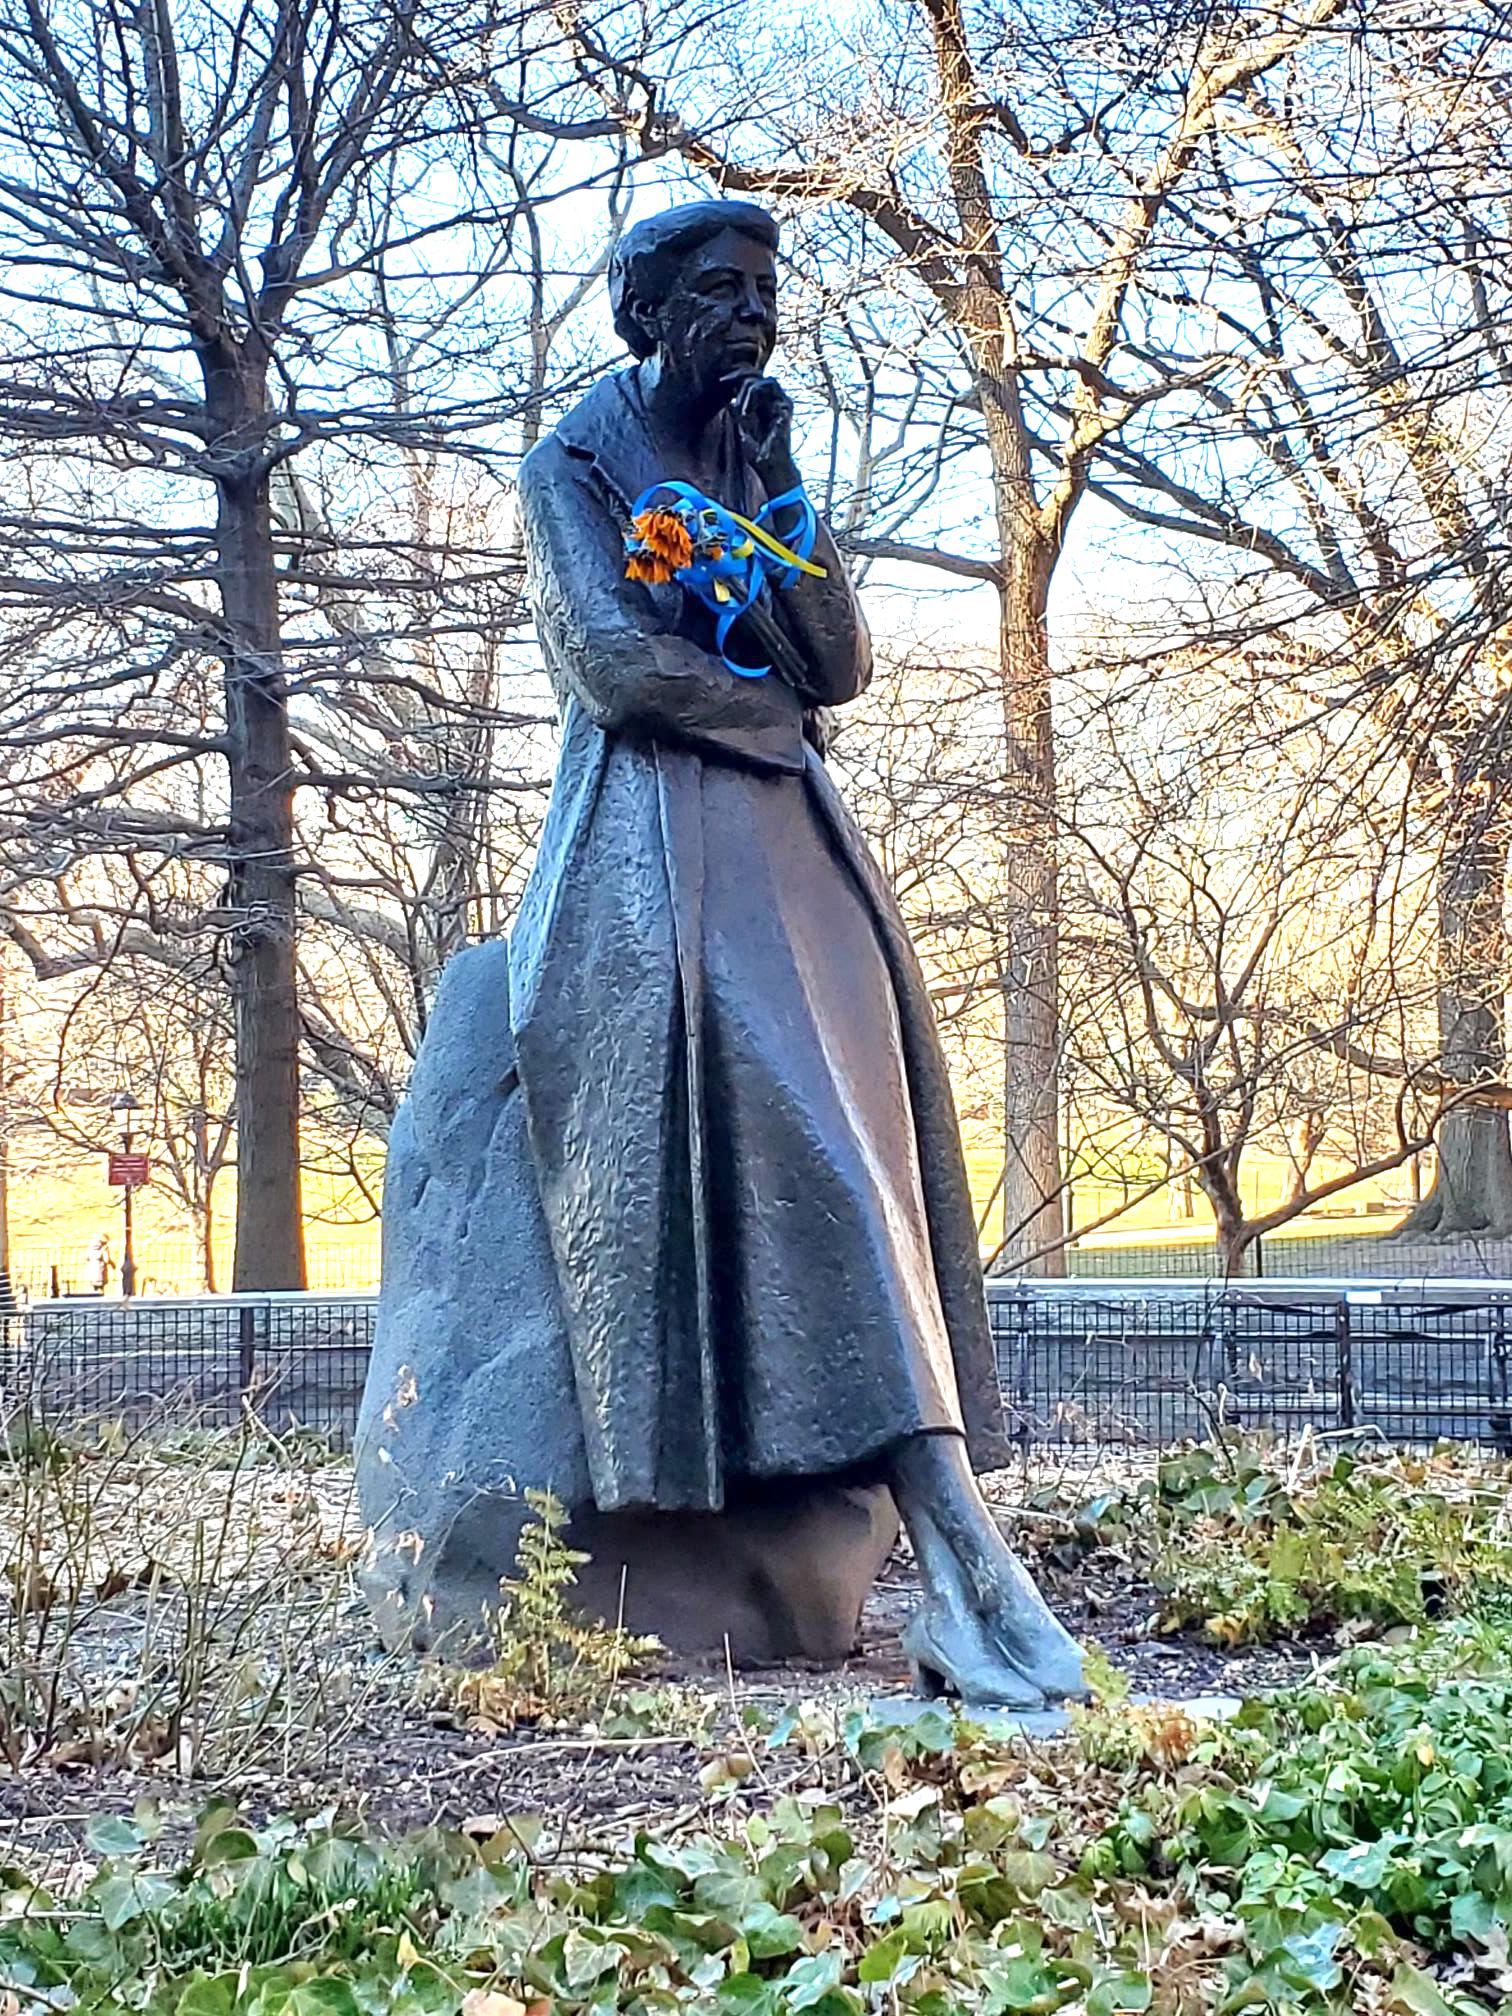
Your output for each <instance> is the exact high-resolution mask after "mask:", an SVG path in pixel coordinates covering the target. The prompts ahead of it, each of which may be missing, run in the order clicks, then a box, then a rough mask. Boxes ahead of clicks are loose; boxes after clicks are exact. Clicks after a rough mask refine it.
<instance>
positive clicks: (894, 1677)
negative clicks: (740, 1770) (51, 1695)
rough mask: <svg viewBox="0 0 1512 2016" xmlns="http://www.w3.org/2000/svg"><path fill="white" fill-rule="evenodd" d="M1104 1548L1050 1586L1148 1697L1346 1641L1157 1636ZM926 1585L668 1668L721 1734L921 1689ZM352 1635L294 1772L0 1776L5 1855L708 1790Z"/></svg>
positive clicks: (630, 1824)
mask: <svg viewBox="0 0 1512 2016" xmlns="http://www.w3.org/2000/svg"><path fill="white" fill-rule="evenodd" d="M1099 1563H1100V1557H1097V1556H1093V1557H1092V1559H1091V1561H1090V1563H1084V1564H1082V1565H1081V1566H1080V1567H1079V1568H1078V1569H1077V1570H1076V1571H1075V1572H1073V1573H1068V1574H1054V1573H1052V1574H1050V1575H1049V1576H1048V1577H1047V1587H1048V1588H1049V1590H1050V1593H1051V1595H1052V1600H1053V1601H1054V1603H1055V1606H1056V1608H1057V1610H1058V1613H1059V1614H1060V1615H1061V1616H1062V1618H1063V1619H1064V1620H1065V1622H1066V1623H1067V1624H1068V1626H1069V1627H1070V1629H1071V1630H1072V1631H1073V1632H1075V1633H1076V1634H1077V1635H1078V1636H1079V1637H1082V1638H1084V1639H1094V1640H1096V1642H1097V1643H1098V1644H1100V1645H1101V1646H1102V1647H1103V1648H1104V1649H1105V1651H1106V1652H1107V1654H1108V1656H1109V1658H1110V1659H1111V1660H1112V1661H1113V1663H1114V1664H1116V1665H1117V1666H1119V1667H1121V1668H1122V1669H1123V1670H1124V1671H1126V1672H1127V1673H1128V1674H1129V1676H1130V1679H1131V1682H1132V1684H1133V1688H1134V1690H1135V1692H1136V1693H1138V1694H1148V1695H1154V1696H1157V1697H1160V1698H1167V1699H1169V1698H1176V1699H1185V1698H1191V1697H1193V1696H1198V1695H1206V1694H1241V1693H1248V1692H1254V1691H1256V1690H1257V1689H1264V1688H1268V1687H1274V1686H1281V1685H1285V1684H1286V1683H1287V1682H1289V1681H1293V1680H1297V1679H1301V1678H1304V1677H1306V1675H1307V1674H1308V1673H1309V1672H1310V1671H1311V1670H1312V1668H1313V1666H1314V1664H1315V1662H1316V1660H1317V1659H1319V1658H1323V1657H1326V1656H1328V1654H1329V1653H1330V1652H1331V1651H1332V1650H1334V1649H1335V1648H1334V1647H1332V1646H1331V1645H1330V1644H1328V1643H1327V1642H1326V1641H1319V1642H1315V1643H1313V1644H1311V1645H1308V1646H1300V1645H1295V1644H1287V1645H1279V1646H1270V1647H1264V1648H1260V1649H1249V1650H1244V1651H1238V1652H1224V1651H1220V1650H1215V1649H1212V1648H1209V1647H1205V1646H1202V1645H1198V1644H1196V1643H1193V1642H1189V1641H1185V1640H1181V1639H1175V1640H1167V1639H1159V1638H1154V1637H1152V1636H1151V1635H1150V1632H1149V1627H1150V1622H1151V1615H1152V1607H1153V1605H1152V1598H1151V1595H1150V1593H1149V1592H1148V1591H1145V1590H1141V1589H1140V1588H1138V1587H1130V1586H1129V1584H1128V1582H1127V1580H1126V1579H1124V1578H1122V1577H1121V1576H1120V1574H1119V1571H1118V1568H1117V1564H1116V1563H1113V1562H1111V1561H1110V1562H1108V1563H1107V1564H1106V1565H1105V1566H1101V1565H1099ZM915 1593H916V1585H915V1583H914V1578H913V1573H912V1566H911V1563H910V1561H909V1559H908V1556H907V1550H906V1547H900V1549H899V1551H898V1553H897V1554H896V1555H895V1556H894V1559H893V1561H892V1562H891V1563H890V1564H889V1567H888V1569H887V1571H886V1573H885V1574H884V1576H883V1578H882V1580H881V1581H880V1583H879V1584H878V1587H877V1589H876V1590H875V1592H874V1593H873V1596H872V1598H871V1600H870V1602H869V1603H868V1605H867V1609H866V1612H865V1615H864V1618H863V1622H862V1630H861V1640H860V1645H859V1648H858V1651H857V1653H856V1655H855V1657H854V1658H852V1659H851V1660H849V1661H847V1663H846V1664H845V1665H843V1666H841V1667H839V1668H831V1669H827V1670H819V1669H813V1668H805V1667H803V1666H801V1665H797V1666H786V1667H782V1668H779V1669H774V1670H770V1671H754V1672H742V1673H740V1674H738V1675H736V1676H734V1684H733V1692H732V1688H731V1679H730V1676H729V1675H728V1674H727V1673H726V1672H725V1671H724V1670H723V1668H722V1667H720V1666H718V1664H717V1663H716V1662H714V1661H712V1660H681V1661H676V1660H674V1661H671V1662H669V1664H668V1667H667V1669H666V1671H665V1673H664V1675H663V1678H664V1679H666V1680H671V1681H678V1682H682V1683H684V1684H686V1685H689V1686H691V1687H694V1688H696V1689H699V1690H702V1691H705V1692H707V1693H709V1694H712V1695H715V1696H718V1697H719V1698H720V1702H721V1711H720V1714H719V1718H718V1722H717V1724H716V1736H715V1741H716V1743H717V1742H719V1740H720V1735H719V1733H718V1732H720V1731H722V1732H723V1734H724V1736H725V1737H726V1738H728V1739H729V1740H730V1741H731V1742H736V1741H738V1739H737V1738H736V1737H735V1735H734V1733H733V1732H734V1731H735V1729H736V1725H737V1718H738V1711H739V1710H740V1709H742V1708H744V1707H745V1706H747V1705H748V1704H752V1703H755V1704H758V1705H760V1706H763V1707H765V1708H767V1709H768V1710H770V1711H771V1712H772V1713H773V1714H774V1715H775V1714H776V1713H777V1712H779V1711H780V1710H781V1709H782V1708H783V1707H785V1706H787V1705H788V1704H790V1703H792V1702H794V1701H802V1700H813V1701H815V1702H817V1703H819V1704H837V1703H841V1702H845V1701H852V1700H855V1699H856V1698H857V1697H863V1698H870V1699H876V1698H878V1697H885V1696H889V1695H905V1694H906V1693H907V1692H908V1685H909V1680H908V1670H907V1665H906V1662H905V1660H904V1659H903V1656H902V1653H901V1651H900V1650H899V1647H898V1631H899V1628H900V1626H901V1624H902V1622H903V1620H904V1618H905V1617H906V1616H907V1614H908V1610H909V1607H910V1605H911V1604H912V1602H913V1600H914V1597H915ZM325 1628H326V1629H328V1630H330V1631H332V1632H334V1633H335V1634H336V1635H337V1636H338V1637H339V1638H340V1640H341V1641H342V1650H343V1654H344V1659H343V1667H342V1670H343V1671H345V1672H346V1674H347V1676H348V1678H347V1684H346V1687H345V1690H344V1692H345V1697H346V1698H345V1699H344V1700H342V1699H336V1700H333V1702H332V1706H331V1718H330V1727H329V1731H328V1732H327V1740H326V1741H325V1742H323V1743H317V1744H315V1745H313V1746H309V1745H306V1746H304V1754H302V1755H301V1756H299V1757H298V1758H294V1757H291V1758H290V1759H289V1768H288V1769H282V1768H270V1767H269V1766H267V1765H261V1766H260V1767H259V1768H257V1769H255V1770H248V1771H241V1772H238V1773H237V1774H235V1776H234V1777H232V1778H231V1779H229V1780H228V1779H224V1778H222V1779H220V1780H218V1781H205V1782H199V1783H195V1782H189V1783H185V1782H184V1781H183V1779H182V1778H180V1777H177V1776H171V1775H169V1774H168V1773H167V1772H165V1770H164V1769H163V1768H161V1767H158V1768H147V1769H138V1770H127V1769H123V1768H120V1767H108V1768H107V1767H99V1766H94V1765H90V1764H87V1763H84V1762H79V1761H75V1762H72V1763H63V1764H59V1763H44V1764H40V1765H31V1766H28V1767H27V1768H26V1769H25V1770H24V1771H22V1772H21V1773H20V1774H19V1775H13V1776H10V1777H5V1776H3V1775H0V1864H3V1863H5V1862H8V1861H15V1862H20V1863H22V1864H24V1865H26V1866H28V1867H30V1868H33V1869H39V1868H40V1869H45V1870H46V1871H47V1873H48V1875H49V1876H50V1877H51V1879H52V1880H54V1881H66V1880H67V1876H68V1872H69V1870H70V1868H72V1867H76V1866H78V1864H79V1862H80V1860H81V1858H82V1855H83V1850H82V1848H81V1842H82V1836H83V1830H84V1827H85V1824H86V1823H87V1821H88V1820H89V1819H90V1818H92V1817H94V1816H96V1815H98V1814H101V1813H107V1812H110V1813H117V1812H118V1813H131V1812H132V1811H133V1810H135V1809H137V1808H138V1806H139V1804H140V1802H142V1801H147V1802H150V1803H151V1804H152V1805H153V1806H154V1807H155V1808H157V1809H158V1811H159V1812H160V1814H161V1817H162V1820H163V1823H164V1826H165V1830H166V1831H167V1833H168V1834H169V1835H170V1837H172V1836H176V1835H180V1834H182V1835H183V1836H185V1837H187V1835H188V1832H189V1830H190V1827H191V1826H192V1821H193V1816H194V1814H195V1813H196V1812H197V1811H199V1810H200V1809H202V1808H203V1806H204V1805H205V1804H206V1803H207V1802H208V1800H209V1798H210V1797H211V1796H212V1795H214V1796H228V1797H230V1798H232V1799H234V1800H235V1801H236V1803H237V1804H238V1805H239V1806H241V1808H242V1809H243V1811H244V1812H246V1813H247V1815H248V1816H249V1817H250V1818H252V1819H254V1820H256V1819H260V1818H262V1817H265V1816H268V1815H271V1814H273V1813H294V1814H299V1815H308V1814H311V1813H317V1812H320V1811H322V1810H325V1809H331V1808H335V1809H339V1810H342V1811H345V1812H349V1813H353V1814H358V1815H361V1816H362V1817H363V1818H364V1819H365V1820H366V1821H367V1822H368V1823H369V1824H370V1825H372V1826H374V1827H376V1828H378V1829H380V1830H382V1831H385V1832H393V1833H398V1832H403V1831H406V1830H409V1829H413V1828H417V1827H424V1826H429V1825H440V1826H444V1827H448V1828H457V1827H467V1828H469V1829H470V1830H484V1831H489V1832H491V1831H493V1829H494V1828H495V1827H496V1826H497V1825H499V1824H501V1823H507V1822H508V1821H509V1820H510V1819H511V1818H517V1817H519V1816H521V1815H534V1814H544V1815H548V1816H550V1819H551V1822H552V1826H553V1831H554V1832H556V1833H557V1834H558V1836H559V1838H560V1836H561V1835H562V1834H563V1833H564V1832H570V1833H574V1834H575V1833H579V1832H581V1833H582V1834H584V1835H585V1836H598V1835H602V1834H604V1833H605V1832H612V1833H614V1834H615V1835H626V1836H628V1835H629V1834H632V1833H633V1832H634V1831H635V1830H636V1829H637V1828H638V1827H641V1826H653V1825H654V1826H655V1827H656V1828H658V1829H659V1830H661V1831H664V1832H665V1831H676V1830H677V1829H678V1828H680V1827H683V1826H689V1825H694V1824H697V1823H698V1821H699V1820H700V1818H701V1817H702V1816H703V1815H704V1814H706V1812H707V1810H708V1802H709V1795H708V1793H707V1792H706V1791H705V1789H704V1787H703V1786H702V1785H701V1784H700V1780H699V1773H700V1771H701V1769H702V1768H703V1767H704V1765H705V1764H706V1763H707V1760H708V1755H709V1753H708V1751H707V1749H702V1750H701V1749H700V1748H699V1747H698V1746H697V1745H695V1744H694V1743H693V1742H691V1741H687V1740H683V1739H678V1738H654V1739H649V1740H647V1739H635V1740H619V1741H608V1740H605V1739H603V1738H596V1737H593V1736H583V1735H580V1734H572V1733H565V1732H559V1731H538V1732H532V1731H528V1730H524V1731H515V1732H512V1733H510V1734H507V1735H480V1734H478V1733H476V1732H474V1731H472V1730H469V1729H466V1728H461V1727H458V1726H456V1723H455V1719H454V1718H453V1717H451V1716H449V1715H448V1714H447V1713H445V1712H443V1711H439V1710H438V1709H437V1708H436V1707H434V1706H427V1705H426V1702H425V1701H424V1699H423V1698H417V1693H418V1691H419V1690H418V1689H417V1681H418V1679H419V1675H418V1670H417V1669H416V1668H415V1667H414V1666H413V1665H410V1664H408V1663H407V1662H405V1663H401V1662H395V1661H393V1660H387V1659H385V1658H383V1656H382V1655H381V1654H380V1653H379V1652H378V1651H377V1649H376V1647H375V1646H374V1644H373V1642H372V1638H371V1633H370V1631H369V1629H368V1624H367V1619H366V1615H365V1612H364V1610H363V1608H362V1605H361V1604H360V1602H359V1601H357V1600H356V1599H353V1598H350V1597H349V1598H347V1599H346V1600H344V1601H343V1602H342V1603H341V1605H340V1606H339V1607H338V1608H337V1609H335V1610H328V1611H327V1612H326V1613H325ZM812 1770H813V1767H812V1765H811V1763H809V1762H808V1760H806V1759H802V1758H799V1757H797V1756H791V1757H788V1756H784V1754H782V1753H778V1754H777V1755H775V1756H773V1757H770V1758H763V1759H762V1760H761V1763H760V1779H759V1781H758V1784H757V1786H756V1787H754V1788H752V1789H755V1790H756V1791H757V1793H758V1796H760V1797H766V1796H772V1797H775V1796H777V1795H778V1794H780V1793H781V1792H782V1791H784V1790H785V1789H789V1788H790V1787H792V1786H796V1785H797V1784H799V1783H800V1782H804V1781H805V1780H811V1778H812Z"/></svg>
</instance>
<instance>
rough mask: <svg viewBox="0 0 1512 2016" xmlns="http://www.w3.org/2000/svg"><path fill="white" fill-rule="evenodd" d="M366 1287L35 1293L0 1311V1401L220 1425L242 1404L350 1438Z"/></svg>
mask: <svg viewBox="0 0 1512 2016" xmlns="http://www.w3.org/2000/svg"><path fill="white" fill-rule="evenodd" d="M375 1306H376V1298H375V1297H373V1296H371V1295H353V1296H342V1297H332V1296H325V1295H225V1296H205V1297H203V1298H196V1299H194V1300H187V1299H185V1300H179V1299H176V1298H167V1297H165V1298H164V1299H162V1300H160V1301H159V1300H154V1299H148V1298H145V1297H144V1298H142V1299H141V1300H138V1301H132V1302H116V1301H107V1300H103V1299H100V1298H97V1297H80V1298H79V1299H77V1300H67V1301H58V1302H43V1303H38V1304H34V1305H33V1306H32V1307H31V1308H30V1309H27V1310H23V1311H22V1312H21V1313H20V1314H18V1315H12V1316H9V1317H6V1318H5V1319H4V1331H3V1334H4V1342H3V1344H0V1408H3V1407H4V1405H5V1402H6V1401H7V1400H9V1401H10V1402H11V1404H13V1405H14V1404H18V1403H25V1402H28V1401H30V1402H35V1404H36V1405H37V1407H38V1409H39V1410H40V1411H45V1413H46V1415H47V1417H48V1419H49V1420H50V1421H53V1422H56V1423H87V1422H95V1421H120V1422H122V1423H123V1424H124V1425H125V1426H126V1427H127V1428H128V1429H132V1430H135V1429H140V1428H142V1427H145V1426H147V1425H149V1424H156V1423H163V1424H165V1425H166V1424H169V1423H182V1424H184V1425H190V1424H192V1425H194V1426H197V1427H205V1428H225V1427H231V1426H234V1425H235V1424H236V1423H237V1422H239V1421H240V1420H241V1419H242V1417H243V1414H244V1412H245V1410H246V1409H247V1408H248V1407H250V1408H251V1409H252V1410H253V1411H254V1412H255V1413H256V1414H257V1416H258V1417H259V1418H260V1419H261V1420H262V1421H263V1422H264V1423H266V1425H267V1426H268V1427H270V1428H271V1429H272V1430H273V1431H274V1432H275V1433H276V1434H280V1435H284V1434H289V1433H291V1432H294V1431H296V1430H299V1429H311V1430H314V1431H316V1432H317V1433H319V1434H320V1435H322V1436H324V1437H326V1438H327V1439H328V1440H330V1441H331V1442H332V1443H334V1444H335V1445H337V1446H343V1445H345V1444H346V1443H347V1442H348V1441H349V1440H350V1438H351V1433H352V1429H353V1427H354V1426H355V1424H356V1420H357V1406H358V1403H359V1401H360V1400H361V1398H362V1382H363V1379H364V1378H365V1376H366V1374H367V1364H368V1355H369V1351H370V1349H371V1346H372V1341H373V1315H374V1310H375Z"/></svg>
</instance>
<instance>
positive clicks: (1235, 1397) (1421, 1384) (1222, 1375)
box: [0, 1280, 1512, 1450]
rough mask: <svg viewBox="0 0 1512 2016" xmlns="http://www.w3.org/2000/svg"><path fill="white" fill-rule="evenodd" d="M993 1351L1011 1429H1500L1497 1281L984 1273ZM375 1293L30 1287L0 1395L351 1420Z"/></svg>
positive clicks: (1072, 1438) (108, 1406)
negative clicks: (132, 1294) (117, 1293)
mask: <svg viewBox="0 0 1512 2016" xmlns="http://www.w3.org/2000/svg"><path fill="white" fill-rule="evenodd" d="M988 1300H989V1305H990V1309H991V1315H992V1327H993V1336H994V1340H995V1343H996V1347H997V1362H998V1372H999V1377H1000V1380H1001V1383H1002V1389H1003V1397H1004V1402H1005V1405H1006V1409H1007V1413H1008V1419H1009V1424H1010V1428H1011V1431H1012V1433H1013V1435H1014V1437H1015V1439H1016V1440H1017V1442H1018V1443H1019V1444H1020V1446H1022V1447H1023V1448H1025V1449H1030V1448H1052V1449H1062V1450H1067V1449H1075V1448H1093V1447H1103V1448H1105V1447H1108V1446H1120V1445H1121V1446H1151V1445H1160V1444H1164V1443H1169V1442H1174V1441H1179V1440H1182V1439H1185V1438H1188V1437H1200V1436H1204V1435H1207V1434H1210V1433H1212V1432H1213V1430H1214V1429H1216V1428H1218V1427H1220V1426H1228V1427H1239V1428H1253V1429H1265V1430H1270V1431H1274V1432H1279V1433H1283V1434H1284V1433H1290V1432H1294V1431H1296V1430H1299V1429H1301V1428H1303V1427H1304V1426H1311V1427H1313V1428H1316V1429H1319V1430H1325V1431H1332V1430H1349V1429H1363V1430H1372V1431H1375V1432H1377V1433H1379V1434H1381V1435H1383V1436H1385V1437H1387V1438H1388V1439H1390V1440H1392V1441H1398V1442H1433V1441H1438V1440H1440V1439H1443V1438H1454V1439H1461V1440H1466V1441H1475V1442H1482V1443H1487V1444H1490V1445H1492V1446H1494V1447H1498V1448H1512V1365H1509V1359H1512V1335H1509V1333H1512V1282H1507V1281H1500V1282H1492V1281H1437V1282H1435V1281H1416V1282H1384V1281H1370V1282H1360V1281H1355V1282H1341V1281H1315V1280H1303V1281H1291V1282H1283V1281H1266V1282H1261V1281H1244V1282H1235V1283H1232V1284H1228V1285H1224V1284H1222V1283H1218V1282H1204V1281H1192V1282H1172V1281H1168V1280H1158V1281H1116V1282H1115V1281H1057V1282H1027V1281H1026V1282H1019V1281H1011V1280H1010V1281H993V1282H991V1283H989V1285H988ZM374 1311H375V1298H374V1297H372V1296H370V1295H349V1296H339V1297H333V1296H324V1295H313V1294H312V1295H260V1296H251V1295H232V1296H222V1297H214V1298H211V1297H206V1298H203V1299H196V1300H171V1299H164V1300H161V1301H155V1300H146V1299H143V1300H140V1301H136V1302H129V1303H128V1302H117V1301H104V1300H99V1299H91V1298H80V1299H78V1300H68V1301H58V1302H49V1303H43V1304H39V1305H36V1306H34V1307H32V1308H31V1309H29V1310H26V1311H23V1312H21V1313H20V1314H18V1315H13V1316H9V1317H6V1318H4V1319H3V1325H0V1413H3V1412H4V1411H5V1409H6V1407H7V1406H12V1407H13V1406H15V1405H16V1404H18V1403H21V1402H24V1401H26V1400H27V1399H28V1398H32V1397H35V1398H36V1400H37V1401H38V1402H39V1403H40V1405H41V1406H42V1408H44V1409H45V1411H46V1413H47V1414H48V1416H49V1418H51V1419H52V1420H54V1421H57V1422H62V1423H86V1422H90V1421H100V1420H111V1421H116V1420H119V1421H121V1422H123V1423H125V1424H126V1426H127V1427H129V1428H140V1427H143V1426H146V1425H148V1424H149V1423H156V1422H164V1423H167V1422H180V1423H194V1424H197V1425H202V1426H206V1427H224V1426H228V1425H231V1424H233V1423H235V1422H236V1421H238V1420H239V1419H241V1417H242V1415H243V1412H244V1410H245V1409H246V1408H248V1407H250V1408H252V1409H253V1410H255V1412H256V1413H257V1414H258V1415H259V1417H260V1418H261V1419H262V1420H264V1421H265V1422H266V1423H267V1424H268V1426H269V1427H271V1428H272V1429H273V1430H274V1431H275V1432H276V1433H279V1434H286V1433H289V1432H290V1431H293V1430H297V1429H311V1430H315V1431H317V1432H318V1433H320V1434H321V1435H323V1436H325V1437H327V1438H328V1439H329V1440H331V1441H332V1442H334V1443H336V1444H337V1445H341V1444H344V1443H346V1442H347V1441H349V1439H350V1436H351V1432H352V1429H353V1426H354V1425H355V1422H356V1417H357V1406H358V1402H359V1400H360V1398H361V1394H362V1382H363V1377H364V1374H365V1372H366V1369H367V1361H368V1353H369V1348H370V1345H371V1342H372V1325H373V1316H374Z"/></svg>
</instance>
